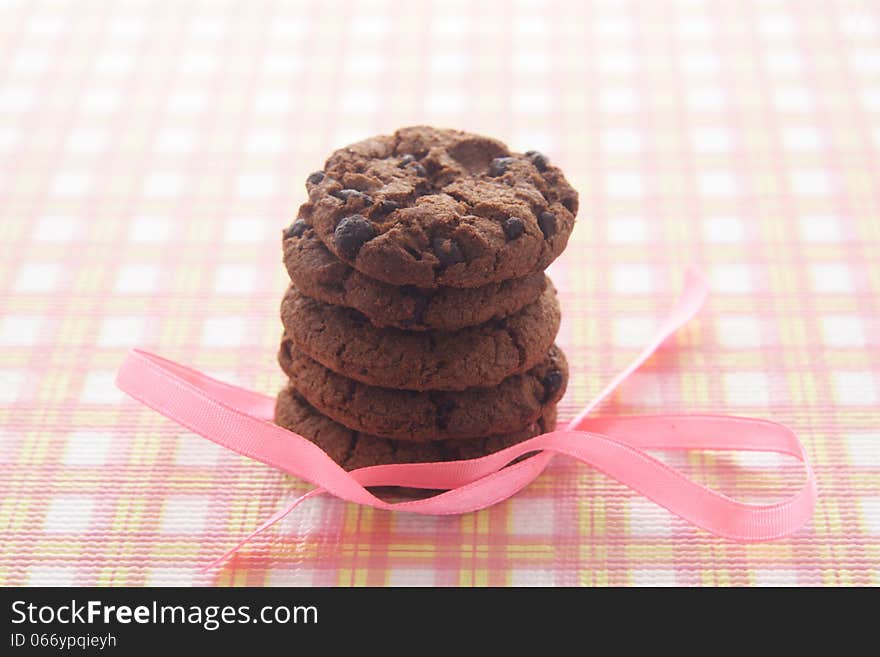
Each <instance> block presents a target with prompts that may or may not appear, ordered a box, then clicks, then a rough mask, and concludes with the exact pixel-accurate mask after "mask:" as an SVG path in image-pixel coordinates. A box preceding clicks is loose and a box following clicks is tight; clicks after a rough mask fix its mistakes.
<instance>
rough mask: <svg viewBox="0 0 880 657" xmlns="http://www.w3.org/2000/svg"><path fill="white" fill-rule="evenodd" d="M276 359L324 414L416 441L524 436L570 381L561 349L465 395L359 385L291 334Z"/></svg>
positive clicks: (347, 423) (382, 434) (385, 435)
mask: <svg viewBox="0 0 880 657" xmlns="http://www.w3.org/2000/svg"><path fill="white" fill-rule="evenodd" d="M278 361H279V363H280V364H281V368H282V370H284V373H285V374H287V376H288V377H289V379H290V386H291V387H293V388H294V389H295V390H296V391H297V392H298V393H299V394H300V396H301V397H303V399H305V400H306V401H307V402H308V403H309V404H310V405H312V406H314V407H315V408H316V409H317V410H318V411H320V412H321V413H322V414H323V415H326V416H328V417H330V418H332V419H333V420H335V421H337V422H339V423H340V424H342V425H344V426H346V427H348V428H349V429H352V430H355V431H360V432H364V433H369V434H374V435H377V436H380V437H382V438H393V439H397V440H409V441H414V442H425V441H431V440H451V439H460V438H480V437H485V436H491V435H494V434H503V433H511V432H515V431H518V430H520V429H522V427H524V426H528V425H529V424H530V423H532V422H534V421H535V420H536V419H537V418H538V417H540V416H541V414H542V413H543V411H544V409H545V408H547V407H549V406H551V405H553V404H556V402H558V401H559V399H561V398H562V395H563V394H564V393H565V387H566V385H567V383H568V363H567V362H566V360H565V356H564V355H563V354H562V352H561V351H560V350H559V348H558V347H556V346H555V345H553V346H552V347H551V348H550V349H549V350H548V352H547V354H546V356H545V357H544V359H543V360H542V361H541V362H539V363H538V364H537V365H535V366H534V367H532V368H531V369H530V370H528V371H527V372H524V373H522V374H516V375H514V376H510V377H507V378H506V379H504V380H503V381H501V383H499V384H498V385H497V386H494V387H491V388H469V389H467V390H461V391H429V392H415V391H410V390H394V389H391V388H380V387H377V386H371V385H367V384H365V383H360V382H358V381H355V380H353V379H349V378H346V377H344V376H341V375H339V374H336V373H335V372H333V371H332V370H329V369H327V368H326V367H324V366H323V365H321V364H320V363H318V362H317V361H315V360H312V359H311V358H309V357H308V356H306V355H305V354H304V353H302V352H301V351H299V350H298V349H296V347H294V345H293V343H292V342H291V340H290V338H289V337H286V336H285V337H284V338H283V339H282V342H281V348H280V349H279V352H278Z"/></svg>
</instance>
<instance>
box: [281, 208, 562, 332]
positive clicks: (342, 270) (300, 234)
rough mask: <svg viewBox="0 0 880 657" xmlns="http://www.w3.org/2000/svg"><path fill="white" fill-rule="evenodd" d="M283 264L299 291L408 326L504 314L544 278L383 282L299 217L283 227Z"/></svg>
mask: <svg viewBox="0 0 880 657" xmlns="http://www.w3.org/2000/svg"><path fill="white" fill-rule="evenodd" d="M284 265H285V267H286V268H287V272H288V274H289V275H290V279H291V281H293V283H294V285H296V287H297V288H299V289H300V290H301V291H302V292H303V294H306V295H308V296H310V297H312V298H313V299H318V300H320V301H324V302H325V303H330V304H334V305H337V306H346V307H348V308H355V309H356V310H359V311H360V312H362V313H363V314H364V315H366V316H367V318H369V320H370V322H371V323H372V324H373V325H374V326H377V327H385V326H392V327H396V328H401V329H406V330H409V331H423V330H429V329H437V330H441V331H456V330H458V329H460V328H464V327H465V326H474V325H477V324H482V323H483V322H488V321H490V320H493V319H501V318H504V317H507V316H508V315H511V314H513V313H515V312H517V311H519V310H520V309H522V308H523V307H524V306H526V305H527V304H530V303H532V302H533V301H534V300H535V299H537V298H538V297H539V296H540V295H541V292H543V291H544V287H545V285H546V281H547V278H546V276H544V274H543V273H542V272H538V273H535V274H531V275H530V276H524V277H522V278H514V279H510V280H507V281H502V282H500V283H491V284H489V285H484V286H482V287H473V288H456V287H439V288H417V287H415V286H412V285H408V286H403V287H398V286H395V285H389V284H388V283H383V282H382V281H378V280H376V279H374V278H370V277H369V276H365V275H364V274H362V273H361V272H359V271H357V270H356V269H353V268H352V267H349V266H348V265H347V264H345V263H344V262H342V261H341V260H339V258H337V257H336V256H334V255H333V254H332V253H330V251H328V250H327V247H326V246H324V243H323V242H322V241H321V240H320V239H318V237H317V235H316V234H315V230H314V229H313V228H312V227H311V226H309V225H308V224H306V223H305V222H304V221H301V222H299V223H294V225H293V227H292V228H290V229H288V230H286V231H285V232H284Z"/></svg>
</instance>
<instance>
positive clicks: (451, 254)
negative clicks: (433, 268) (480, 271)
mask: <svg viewBox="0 0 880 657" xmlns="http://www.w3.org/2000/svg"><path fill="white" fill-rule="evenodd" d="M431 246H432V248H433V250H434V254H435V255H436V256H437V258H438V259H439V260H440V264H441V265H443V266H444V267H449V266H450V265H455V264H457V263H459V262H464V253H463V252H462V250H461V247H460V246H459V245H458V244H457V243H456V241H455V240H452V239H448V238H445V237H435V238H434V239H433V240H431Z"/></svg>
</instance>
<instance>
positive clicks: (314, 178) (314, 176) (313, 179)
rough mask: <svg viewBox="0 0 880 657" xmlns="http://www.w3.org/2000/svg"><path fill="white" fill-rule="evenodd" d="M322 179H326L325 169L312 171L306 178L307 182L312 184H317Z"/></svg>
mask: <svg viewBox="0 0 880 657" xmlns="http://www.w3.org/2000/svg"><path fill="white" fill-rule="evenodd" d="M322 180H324V172H323V171H315V172H314V173H310V174H309V177H308V178H306V182H307V183H309V184H310V185H317V184H318V183H320V182H321V181H322Z"/></svg>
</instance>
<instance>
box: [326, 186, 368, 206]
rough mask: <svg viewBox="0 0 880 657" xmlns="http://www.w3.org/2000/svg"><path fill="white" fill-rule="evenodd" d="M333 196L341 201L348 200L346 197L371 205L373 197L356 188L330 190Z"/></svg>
mask: <svg viewBox="0 0 880 657" xmlns="http://www.w3.org/2000/svg"><path fill="white" fill-rule="evenodd" d="M332 194H333V196H335V197H336V198H338V199H341V200H343V201H346V202H348V199H351V198H353V199H355V200H357V201H360V202H361V203H363V204H364V205H371V204H372V203H373V197H372V196H370V195H369V194H365V193H364V192H362V191H360V190H358V189H340V190H337V191H335V192H332Z"/></svg>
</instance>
